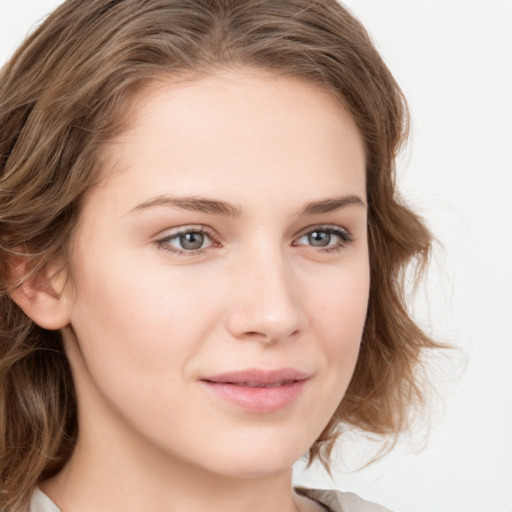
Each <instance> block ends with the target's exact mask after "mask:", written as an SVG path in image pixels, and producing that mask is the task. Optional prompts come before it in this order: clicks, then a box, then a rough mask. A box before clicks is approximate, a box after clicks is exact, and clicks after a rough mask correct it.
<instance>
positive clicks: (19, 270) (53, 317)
mask: <svg viewBox="0 0 512 512" xmlns="http://www.w3.org/2000/svg"><path fill="white" fill-rule="evenodd" d="M29 261H30V260H28V259H27V258H24V257H22V256H13V257H12V259H11V260H10V261H9V266H10V277H11V279H10V282H11V284H12V285H13V286H12V290H11V292H10V296H11V299H12V300H13V301H14V302H15V303H16V304H17V305H18V306H19V307H20V308H21V309H22V310H23V311H24V312H25V314H26V315H27V316H28V317H30V318H31V319H32V320H33V321H34V322H35V323H36V324H37V325H39V326H40V327H43V328H44V329H50V330H58V329H62V328H63V327H64V326H66V325H68V324H69V320H70V308H69V300H68V297H67V294H66V293H64V290H65V288H66V284H67V278H66V276H65V272H63V271H62V270H61V266H57V265H56V264H54V265H46V266H45V267H44V268H43V269H41V270H39V271H38V272H36V273H34V274H32V275H30V277H29V278H28V279H25V276H27V275H29V274H30V266H29ZM18 283H21V284H18Z"/></svg>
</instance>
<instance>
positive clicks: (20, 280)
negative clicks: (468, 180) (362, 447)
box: [0, 0, 436, 512]
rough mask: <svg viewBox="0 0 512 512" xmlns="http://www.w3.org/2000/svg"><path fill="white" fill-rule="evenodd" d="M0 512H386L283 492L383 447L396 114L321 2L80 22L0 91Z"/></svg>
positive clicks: (100, 10)
mask: <svg viewBox="0 0 512 512" xmlns="http://www.w3.org/2000/svg"><path fill="white" fill-rule="evenodd" d="M0 98H1V100H0V101H1V107H0V162H1V170H0V176H1V178H0V179H1V181H0V194H1V201H0V203H1V204H0V208H1V210H0V223H1V224H0V233H1V238H0V240H1V242H0V243H1V246H0V251H1V255H2V257H1V261H2V266H1V270H2V275H1V279H0V282H1V283H2V290H1V307H2V314H1V318H2V320H1V322H2V324H1V329H0V333H1V334H0V336H1V345H0V346H1V349H0V350H1V355H0V361H1V366H0V368H1V369H0V379H1V380H0V386H1V389H2V398H1V408H2V409H1V418H2V426H1V439H2V441H1V456H0V457H1V458H0V460H1V461H2V462H1V464H2V466H1V469H0V475H1V476H0V482H1V483H0V485H1V490H0V493H1V494H0V495H1V500H2V501H1V503H2V510H5V511H6V512H14V511H22V510H27V509H28V506H29V503H30V502H31V507H32V508H31V510H33V511H44V512H46V511H52V512H54V511H58V510H61V511H62V512H67V511H73V512H81V511H87V510H98V511H101V510H123V511H131V510H187V511H189V510H190V511H198V512H200V511H202V510H209V511H212V510H213V511H214V510H217V509H218V510H223V511H225V510H237V511H242V510H254V511H266V512H272V511H274V510H276V511H277V510H279V511H288V510H289V511H295V510H299V511H318V510H326V509H327V510H332V511H336V510H344V511H346V510H349V511H360V510H364V511H374V510H382V508H381V507H378V506H377V505H372V504H369V503H367V502H364V501H363V500H361V499H359V498H356V497H354V496H353V495H343V494H341V493H337V492H334V491H333V492H325V493H322V492H316V491H314V490H306V489H296V490H293V489H292V487H291V472H292V465H293V463H294V462H295V461H296V460H298V459H299V458H300V457H301V456H302V455H303V454H305V453H308V455H309V460H310V461H311V462H312V461H313V460H315V459H319V460H321V461H322V462H323V463H324V464H325V465H326V466H328V464H329V453H330V450H331V449H332V446H333V443H334V442H335V441H336V440H337V438H339V437H340V435H341V434H342V432H343V431H344V430H346V429H349V428H358V429H362V430H363V431H367V432H372V433H377V434H382V435H388V436H391V439H393V436H396V435H397V434H398V433H399V432H400V431H401V430H403V429H404V428H405V427H406V426H407V417H408V409H409V408H410V405H411V404H412V403H413V402H417V401H418V400H419V399H420V398H421V390H420V389H419V387H418V385H417V378H418V363H419V362H420V358H421V355H422V353H423V352H424V350H426V349H430V348H434V347H436V344H435V343H434V342H433V341H432V340H430V339H429V338H428V337H427V336H425V335H424V334H423V333H422V332H421V330H420V329H419V328H418V327H417V326H416V325H415V324H414V322H413V321H412V320H411V318H410V317H409V315H408V313H407V309H406V306H405V302H404V297H403V289H402V284H403V283H402V279H403V276H404V272H405V269H406V267H407V265H408V264H409V263H410V262H411V260H417V261H419V263H420V265H421V264H422V263H424V262H425V260H426V258H427V256H428V252H429V249H430V236H429V233H428V231H427V229H426V228H425V227H424V225H423V224H422V222H421V221H420V219H419V218H418V217H417V216H416V215H415V214H414V213H413V212H411V211H410V210H409V209H407V208H406V207H405V206H404V205H403V204H402V203H401V202H400V201H399V200H398V197H397V191H396V190H395V186H394V159H395V156H396V154H397V151H398V150H399V148H400V146H401V144H402V143H403V141H404V139H405V136H406V131H407V111H406V106H405V100H404V98H403V96H402V94H401V92H400V90H399V88H398V86H397V85H396V83H395V81H394V80H393V78H392V76H391V75H390V73H389V71H388V70H387V68H386V66H385V65H384V63H383V62H382V60H381V58H380V57H379V55H378V53H377V52H376V50H375V48H374V47H373V45H372V43H371V41H370V39H369V38H368V36H367V34H366V32H365V31H364V29H363V27H362V26H361V25H360V24H359V23H358V22H357V21H356V20H355V19H354V18H353V17H352V16H351V15H350V14H349V13H348V12H347V11H346V10H345V9H344V8H342V7H341V6H340V5H339V4H337V3H336V2H335V1H334V0H333V1H330V0H326V1H322V2H309V1H307V2H306V1H303V0H280V1H268V0H261V1H260V0H256V1H254V0H252V1H240V0H236V1H235V0H195V1H190V0H188V1H186V0H153V1H152V2H140V1H136V0H125V1H117V2H113V1H107V0H91V1H90V2H81V1H77V0H74V1H73V0H72V1H67V2H65V3H64V4H63V5H62V6H61V7H60V8H59V9H57V10H56V11H55V12H54V13H53V14H52V15H51V16H50V17H49V18H48V19H47V20H46V21H45V22H44V23H43V24H42V25H41V26H40V27H39V28H38V29H37V31H36V32H34V34H32V35H31V36H30V37H29V38H28V40H27V41H26V42H25V43H24V44H23V46H22V47H21V48H20V49H19V50H18V52H17V53H16V54H15V55H14V57H13V58H12V59H11V61H10V62H9V63H8V64H7V65H6V67H5V68H4V69H3V71H2V74H1V77H0Z"/></svg>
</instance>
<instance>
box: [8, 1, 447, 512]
mask: <svg viewBox="0 0 512 512" xmlns="http://www.w3.org/2000/svg"><path fill="white" fill-rule="evenodd" d="M241 67H252V68H259V69H264V70H269V71H271V72H274V73H277V74H280V75H283V76H290V77H299V78H302V79H303V80H305V81H308V82H312V83H314V84H317V85H318V86H319V87H321V88H323V89H325V90H328V91H330V92H331V93H333V94H334V95H335V96H336V98H337V99H338V100H339V101H340V102H341V104H342V105H343V107H344V108H345V109H347V111H348V112H349V113H350V114H351V116H352V118H353V119H354V121H355V122H356V124H357V126H358V128H359V131H360V133H361V135H362V137H363V140H364V146H365V152H366V173H367V197H368V213H369V215H368V234H369V252H370V272H371V284H370V299H369V305H368V313H367V318H366V321H365V327H364V332H363V339H362V344H361V349H360V354H359V358H358V361H357V365H356V369H355V372H354V375H353V378H352V380H351V383H350V385H349V388H348V390H347V393H346V394H345V396H344V398H343V400H342V401H341V403H340V405H339V407H338V408H337V410H336V412H335V414H334V416H333V417H332V419H331V420H330V422H329V424H328V425H327V426H326V428H325V430H324V431H323V433H322V434H321V436H320V437H319V438H318V439H317V440H316V442H315V443H314V444H313V446H312V447H311V449H310V452H309V456H310V457H309V460H310V462H311V461H313V460H315V459H319V460H320V461H321V462H323V463H324V465H325V466H326V467H328V464H329V462H328V459H329V454H330V452H331V450H332V447H333V443H334V442H335V441H336V439H337V438H338V437H339V435H340V434H341V432H342V431H343V430H344V429H348V428H357V429H360V430H362V431H365V432H369V433H375V434H379V435H383V436H384V438H385V437H387V438H389V437H390V436H391V438H393V439H396V436H397V435H398V433H399V432H401V431H403V430H404V429H406V428H407V427H408V425H409V418H410V413H409V411H410V409H411V406H412V405H415V404H419V403H422V400H423V391H424V390H423V385H422V382H423V381H421V380H420V379H419V377H420V376H421V374H422V373H421V372H418V370H420V369H421V361H422V360H423V358H422V355H423V353H424V351H425V350H428V349H433V348H436V347H437V346H438V344H437V343H436V342H434V341H433V340H431V339H430V338H429V337H428V336H427V335H426V334H424V333H423V332H422V331H421V329H420V328H419V327H418V326H417V325H416V324H415V322H414V321H413V319H412V318H411V316H410V314H409V313H408V310H407V307H406V294H405V290H406V287H405V284H406V283H405V280H406V270H407V269H408V268H409V267H410V264H414V265H413V266H414V268H416V269H419V270H422V268H423V267H424V266H425V264H426V262H427V259H428V256H429V252H430V249H431V235H430V233H429V231H428V229H427V228H426V227H425V225H424V223H423V222H422V220H421V219H420V218H419V217H418V216H417V215H416V214H415V213H413V212H412V211H411V210H410V209H409V208H408V207H407V206H406V205H405V204H404V202H403V201H402V200H401V199H400V196H399V194H398V192H397V189H396V185H395V158H396V156H397V153H398V151H399V150H400V148H401V147H402V145H403V143H404V142H405V140H406V137H407V132H408V109H407V105H406V101H405V99H404V96H403V94H402V92H401V91H400V88H399V87H398V85H397V84H396V82H395V80H394V78H393V77H392V75H391V73H390V71H389V70H388V69H387V67H386V65H385V64H384V62H383V60H382V58H381V57H380V55H379V54H378V52H377V50H376V49H375V47H374V45H373V44H372V41H371V39H370V37H369V36H368V34H367V32H366V31H365V29H364V28H363V26H362V25H361V24H360V22H359V21H357V20H356V19H355V18H354V17H353V16H352V15H351V14H350V13H349V12H348V11H347V10H346V9H345V8H344V7H342V6H341V5H340V4H338V3H337V2H336V1H335V0H152V1H151V2H141V1H140V0H90V1H88V2H83V1H80V0H68V1H66V2H64V3H63V4H62V5H61V6H60V7H59V8H58V9H56V10H55V11H54V12H53V14H51V15H50V16H49V17H48V18H47V19H46V20H45V21H44V23H42V24H41V25H40V26H39V27H38V28H37V29H36V30H35V31H34V32H33V33H32V34H31V35H30V36H29V37H28V38H27V39H26V41H25V42H24V43H23V44H22V45H21V47H20V48H19V49H18V50H17V51H16V53H15V54H14V56H13V57H12V58H11V59H10V61H9V62H8V63H7V64H6V65H5V66H4V68H3V69H2V70H1V72H0V508H2V510H5V511H6V512H17V511H21V510H25V509H26V508H27V504H28V502H29V499H30V494H31V492H32V491H33V489H34V487H35V485H37V483H38V482H39V481H41V480H44V479H47V478H49V477H51V476H53V475H55V474H56V473H57V472H58V471H59V470H60V469H61V468H62V467H63V465H64V464H65V463H66V461H67V460H68V459H69V457H70V455H71V453H72V451H73V448H74V445H75V442H76V439H77V435H78V428H79V426H78V423H77V410H76V397H75V392H74V385H73V378H72V374H71V370H70V367H69V363H68V361H67V358H66V355H65V352H64V348H63V345H62V339H61V335H60V332H58V331H51V330H45V329H43V328H41V327H39V326H38V325H36V324H35V323H34V322H33V321H32V320H31V319H30V318H28V317H27V316H26V315H25V314H24V313H23V311H22V310H21V309H20V308H19V307H18V306H17V305H16V304H15V303H14V301H13V300H12V299H11V297H10V293H11V292H12V290H13V289H14V288H15V287H16V286H18V285H19V284H20V282H21V281H18V282H14V283H13V279H12V277H11V274H12V273H11V266H12V261H13V258H15V257H23V258H24V259H25V261H26V262H28V263H27V268H28V269H29V270H30V271H29V272H27V276H25V278H28V277H29V276H31V275H34V274H35V273H37V272H38V271H40V270H41V269H43V268H44V267H45V265H47V264H48V263H49V262H51V261H53V260H54V259H55V258H56V257H58V256H60V257H62V255H63V254H64V255H65V254H66V251H67V250H68V249H69V240H70V237H71V234H72V232H73V229H74V226H75V224H76V221H77V216H78V214H79V212H80V204H81V198H82V196H83V194H84V192H85V191H86V190H87V189H88V188H89V187H91V186H92V185H93V184H94V183H95V180H97V178H98V173H99V172H100V171H101V169H102V166H103V165H102V164H103V163H102V160H101V157H102V152H101V149H102V146H103V145H104V144H105V142H107V141H109V140H111V138H112V137H113V136H115V135H116V134H117V133H119V131H120V130H121V128H122V123H123V119H124V117H125V116H123V113H125V112H126V110H127V108H128V107H129V102H130V101H131V100H132V99H133V98H134V96H135V95H136V94H137V92H138V91H140V90H141V89H142V88H143V87H144V86H146V85H149V84H150V83H151V82H153V81H154V80H157V79H159V78H161V77H178V76H180V75H183V74H187V73H188V74H190V73H193V74H197V75H198V76H201V74H202V73H205V72H209V71H215V69H222V68H230V69H237V68H241Z"/></svg>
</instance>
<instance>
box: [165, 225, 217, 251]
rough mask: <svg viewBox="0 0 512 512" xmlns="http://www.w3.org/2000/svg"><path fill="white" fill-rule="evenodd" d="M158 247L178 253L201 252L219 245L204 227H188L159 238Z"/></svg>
mask: <svg viewBox="0 0 512 512" xmlns="http://www.w3.org/2000/svg"><path fill="white" fill-rule="evenodd" d="M156 243H157V245H158V247H160V248H162V249H164V250H166V251H170V252H174V253H177V254H188V255H194V254H200V253H202V252H203V251H204V250H205V249H207V248H209V247H212V246H215V245H217V243H216V241H215V240H214V239H213V236H212V235H211V234H209V233H208V232H207V231H206V229H205V228H204V227H202V228H188V229H184V230H182V231H177V232H175V233H172V234H170V235H169V236H166V237H165V238H161V239H159V240H157V242H156Z"/></svg>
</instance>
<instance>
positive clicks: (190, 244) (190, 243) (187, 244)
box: [180, 233, 204, 250]
mask: <svg viewBox="0 0 512 512" xmlns="http://www.w3.org/2000/svg"><path fill="white" fill-rule="evenodd" d="M203 243H204V235H203V234H202V233H186V234H185V235H181V236H180V244H181V247H183V249H190V250H194V249H201V247H202V246H203Z"/></svg>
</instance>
